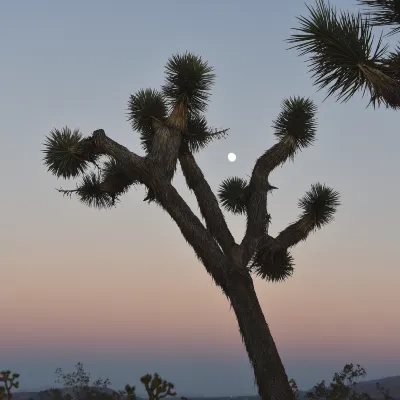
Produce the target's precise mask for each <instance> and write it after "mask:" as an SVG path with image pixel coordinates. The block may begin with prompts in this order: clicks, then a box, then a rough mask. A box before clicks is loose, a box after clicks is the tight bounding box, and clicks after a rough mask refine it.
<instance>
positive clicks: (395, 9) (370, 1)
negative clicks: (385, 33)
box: [358, 0, 400, 35]
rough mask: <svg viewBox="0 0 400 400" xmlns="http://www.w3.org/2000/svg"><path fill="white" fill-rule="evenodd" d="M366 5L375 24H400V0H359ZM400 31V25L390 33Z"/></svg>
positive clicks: (370, 21)
mask: <svg viewBox="0 0 400 400" xmlns="http://www.w3.org/2000/svg"><path fill="white" fill-rule="evenodd" d="M358 3H359V4H360V5H361V6H365V7H366V8H365V14H366V15H367V16H368V17H369V23H370V24H371V25H373V26H386V25H400V0H358ZM398 32H400V27H398V26H397V27H395V28H393V29H392V30H391V32H390V34H391V35H393V34H395V33H398Z"/></svg>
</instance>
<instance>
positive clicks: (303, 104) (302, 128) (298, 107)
mask: <svg viewBox="0 0 400 400" xmlns="http://www.w3.org/2000/svg"><path fill="white" fill-rule="evenodd" d="M316 112H317V107H316V106H315V104H314V103H313V102H312V100H310V99H306V98H303V97H290V98H289V99H285V100H284V101H283V102H282V110H281V112H280V113H279V115H278V118H277V119H276V120H275V121H274V123H273V125H272V128H273V129H274V134H275V136H276V137H277V138H278V139H279V140H280V141H281V142H283V143H285V144H286V145H287V146H285V147H287V150H288V155H289V157H291V158H293V157H294V155H295V154H296V152H297V151H299V150H301V149H303V148H305V147H307V146H310V145H312V144H313V142H314V141H315V133H316V127H317V122H316Z"/></svg>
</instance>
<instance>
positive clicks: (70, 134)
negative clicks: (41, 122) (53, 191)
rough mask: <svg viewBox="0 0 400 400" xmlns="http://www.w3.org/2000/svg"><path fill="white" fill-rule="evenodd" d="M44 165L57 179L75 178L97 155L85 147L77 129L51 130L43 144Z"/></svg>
mask: <svg viewBox="0 0 400 400" xmlns="http://www.w3.org/2000/svg"><path fill="white" fill-rule="evenodd" d="M43 153H44V164H45V165H46V166H47V170H48V171H50V172H51V173H52V174H53V175H55V176H57V178H59V177H62V178H64V179H69V178H75V177H77V176H78V175H80V174H82V173H83V172H84V171H85V170H86V169H87V167H88V166H89V164H90V163H95V162H96V160H97V155H95V154H92V153H91V152H90V150H89V149H88V148H87V147H86V146H85V139H84V138H83V136H82V134H81V133H80V132H79V130H78V129H74V130H73V131H71V129H69V128H68V127H64V128H62V129H61V130H59V129H55V128H54V129H53V130H52V131H51V132H50V135H49V136H47V137H46V141H45V143H44V150H43Z"/></svg>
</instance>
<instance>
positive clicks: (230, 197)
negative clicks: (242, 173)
mask: <svg viewBox="0 0 400 400" xmlns="http://www.w3.org/2000/svg"><path fill="white" fill-rule="evenodd" d="M246 189H247V182H246V180H244V179H242V178H239V177H231V178H227V179H225V180H224V181H222V183H221V185H220V187H219V190H218V197H219V200H220V202H221V204H222V206H223V207H224V209H225V210H227V211H230V212H231V213H233V214H245V213H246Z"/></svg>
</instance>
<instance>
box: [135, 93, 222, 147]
mask: <svg viewBox="0 0 400 400" xmlns="http://www.w3.org/2000/svg"><path fill="white" fill-rule="evenodd" d="M166 118H167V106H166V100H165V99H164V97H163V94H162V93H161V92H158V91H156V90H153V89H145V90H140V91H139V92H137V93H136V94H134V95H131V97H130V99H129V102H128V120H129V121H130V122H131V125H132V128H133V129H134V130H136V131H138V132H139V134H140V140H141V144H142V147H143V149H144V150H145V151H146V153H149V152H150V151H151V147H152V143H153V140H154V134H155V126H154V123H155V122H158V123H164V124H166V123H167V122H166ZM186 126H187V129H186V131H185V132H183V139H182V140H183V142H184V143H185V144H186V145H187V146H188V148H189V150H190V151H192V152H197V151H199V150H201V149H203V148H204V147H206V146H207V145H208V144H209V143H210V142H211V141H213V140H216V139H221V138H223V137H224V136H225V135H226V133H227V131H228V130H227V129H225V130H221V131H216V130H213V129H211V128H210V127H209V126H208V124H207V120H206V118H205V117H204V115H201V114H193V113H189V114H188V120H187V124H186Z"/></svg>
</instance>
